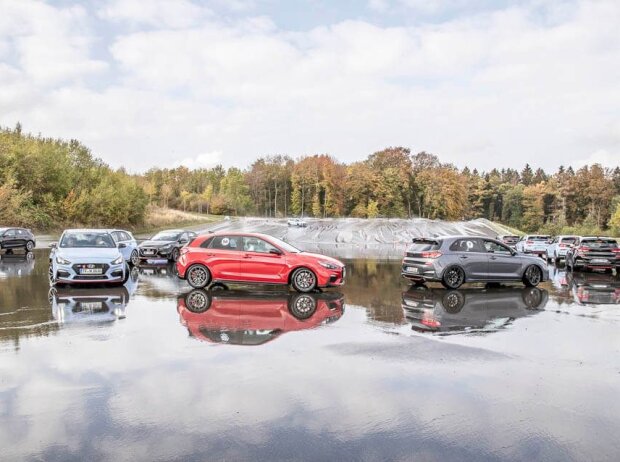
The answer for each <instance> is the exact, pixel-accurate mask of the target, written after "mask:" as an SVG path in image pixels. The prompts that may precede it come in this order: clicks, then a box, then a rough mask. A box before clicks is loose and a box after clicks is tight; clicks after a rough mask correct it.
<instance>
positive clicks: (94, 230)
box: [63, 228, 110, 234]
mask: <svg viewBox="0 0 620 462" xmlns="http://www.w3.org/2000/svg"><path fill="white" fill-rule="evenodd" d="M63 233H104V234H110V231H109V230H107V229H100V228H99V229H97V228H72V229H65V230H64V231H63Z"/></svg>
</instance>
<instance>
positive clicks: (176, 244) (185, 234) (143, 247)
mask: <svg viewBox="0 0 620 462" xmlns="http://www.w3.org/2000/svg"><path fill="white" fill-rule="evenodd" d="M196 236H197V234H196V233H195V232H193V231H187V230H184V229H169V230H166V231H160V232H159V233H157V234H156V235H155V236H153V237H152V238H150V239H149V240H146V241H144V242H141V243H140V245H139V246H138V249H139V252H140V261H141V262H142V261H145V262H147V263H157V261H156V260H169V261H177V259H178V258H179V253H180V250H181V248H182V247H183V246H184V245H187V244H189V243H190V242H192V241H193V240H194V239H195V238H196Z"/></svg>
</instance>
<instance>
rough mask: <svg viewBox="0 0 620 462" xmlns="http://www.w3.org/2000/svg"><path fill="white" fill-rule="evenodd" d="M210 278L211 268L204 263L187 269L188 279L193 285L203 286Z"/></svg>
mask: <svg viewBox="0 0 620 462" xmlns="http://www.w3.org/2000/svg"><path fill="white" fill-rule="evenodd" d="M210 278H211V276H210V274H209V270H208V269H207V268H205V267H204V266H202V265H196V266H192V267H191V268H190V269H189V270H187V281H188V282H189V284H190V285H191V286H192V287H196V288H203V287H205V286H206V285H207V284H208V283H209V279H210Z"/></svg>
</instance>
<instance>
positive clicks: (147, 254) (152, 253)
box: [140, 247, 157, 257]
mask: <svg viewBox="0 0 620 462" xmlns="http://www.w3.org/2000/svg"><path fill="white" fill-rule="evenodd" d="M140 255H143V256H145V257H153V256H155V255H157V249H153V248H150V247H144V248H141V249H140Z"/></svg>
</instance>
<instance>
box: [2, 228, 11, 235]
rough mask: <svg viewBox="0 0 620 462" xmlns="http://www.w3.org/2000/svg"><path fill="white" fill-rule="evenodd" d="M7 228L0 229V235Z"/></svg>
mask: <svg viewBox="0 0 620 462" xmlns="http://www.w3.org/2000/svg"><path fill="white" fill-rule="evenodd" d="M7 229H9V228H0V234H2V233H4V232H5V231H6V230H7Z"/></svg>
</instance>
